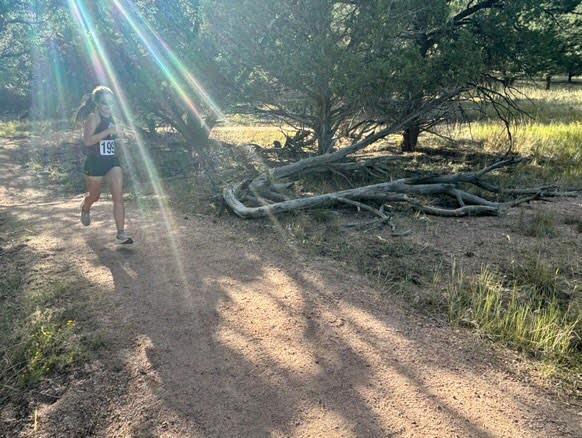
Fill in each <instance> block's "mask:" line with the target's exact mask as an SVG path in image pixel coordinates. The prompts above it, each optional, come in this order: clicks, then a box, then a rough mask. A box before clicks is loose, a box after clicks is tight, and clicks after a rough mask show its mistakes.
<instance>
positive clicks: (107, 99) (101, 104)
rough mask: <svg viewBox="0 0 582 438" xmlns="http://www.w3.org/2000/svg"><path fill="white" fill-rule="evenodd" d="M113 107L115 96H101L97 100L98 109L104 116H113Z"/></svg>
mask: <svg viewBox="0 0 582 438" xmlns="http://www.w3.org/2000/svg"><path fill="white" fill-rule="evenodd" d="M113 105H115V101H114V99H113V96H107V95H106V96H100V97H99V99H97V107H98V108H99V112H100V113H101V115H103V116H110V115H111V111H112V108H113Z"/></svg>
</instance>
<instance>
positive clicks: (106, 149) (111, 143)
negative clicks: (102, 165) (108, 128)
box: [99, 140, 115, 156]
mask: <svg viewBox="0 0 582 438" xmlns="http://www.w3.org/2000/svg"><path fill="white" fill-rule="evenodd" d="M99 154H100V155H104V156H111V155H115V140H101V141H100V142H99Z"/></svg>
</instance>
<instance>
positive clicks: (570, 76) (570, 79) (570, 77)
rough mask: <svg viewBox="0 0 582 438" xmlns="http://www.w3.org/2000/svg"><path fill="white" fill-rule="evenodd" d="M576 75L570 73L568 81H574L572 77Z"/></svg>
mask: <svg viewBox="0 0 582 438" xmlns="http://www.w3.org/2000/svg"><path fill="white" fill-rule="evenodd" d="M573 77H574V73H568V83H569V84H571V83H572V78H573Z"/></svg>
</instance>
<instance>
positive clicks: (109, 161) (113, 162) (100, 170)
mask: <svg viewBox="0 0 582 438" xmlns="http://www.w3.org/2000/svg"><path fill="white" fill-rule="evenodd" d="M114 167H121V164H120V163H119V159H118V158H117V157H115V156H113V157H101V156H97V155H87V158H86V159H85V168H84V170H85V175H87V176H105V175H107V172H109V171H110V170H111V169H113V168H114Z"/></svg>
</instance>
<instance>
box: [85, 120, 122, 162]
mask: <svg viewBox="0 0 582 438" xmlns="http://www.w3.org/2000/svg"><path fill="white" fill-rule="evenodd" d="M99 119H100V120H101V121H100V122H99V125H97V128H95V132H94V133H93V135H94V134H99V133H100V132H102V131H105V130H106V129H109V128H112V127H114V126H115V122H114V120H113V118H111V117H103V116H101V115H99ZM104 140H115V136H114V135H108V136H107V137H105V138H104V139H103V140H101V141H104ZM99 143H101V142H99V141H98V142H97V143H95V144H92V145H89V146H85V153H86V154H87V155H96V156H99V157H103V158H113V157H114V156H115V154H116V153H117V152H116V151H115V142H114V149H113V150H114V153H113V154H111V155H101V150H100V144H99Z"/></svg>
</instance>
